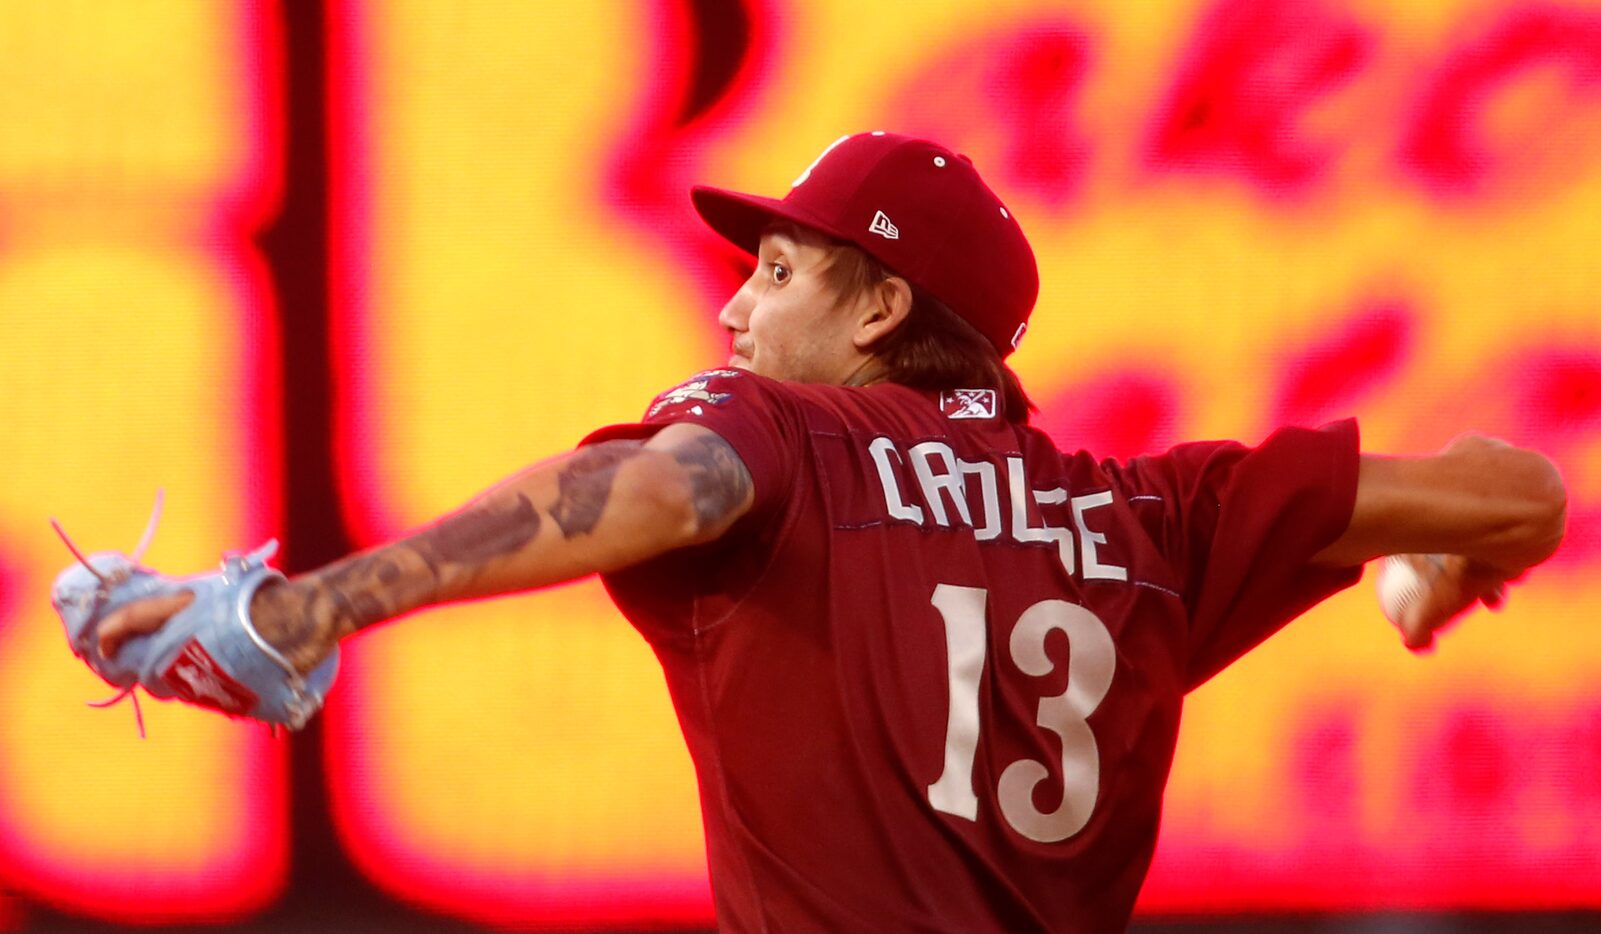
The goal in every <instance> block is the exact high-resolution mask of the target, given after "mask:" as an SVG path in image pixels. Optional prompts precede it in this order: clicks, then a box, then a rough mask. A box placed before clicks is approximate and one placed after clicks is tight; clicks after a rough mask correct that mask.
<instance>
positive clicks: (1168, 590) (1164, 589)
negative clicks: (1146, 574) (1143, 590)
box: [1129, 581, 1184, 600]
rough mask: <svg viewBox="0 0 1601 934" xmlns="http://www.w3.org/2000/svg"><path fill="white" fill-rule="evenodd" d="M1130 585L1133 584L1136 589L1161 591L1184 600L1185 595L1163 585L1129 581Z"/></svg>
mask: <svg viewBox="0 0 1601 934" xmlns="http://www.w3.org/2000/svg"><path fill="white" fill-rule="evenodd" d="M1129 583H1131V584H1133V585H1134V586H1136V587H1149V588H1150V589H1152V590H1160V591H1161V592H1163V593H1165V594H1167V595H1168V596H1170V597H1177V598H1178V599H1180V600H1182V599H1184V595H1183V594H1181V593H1179V592H1178V591H1176V590H1173V589H1171V588H1168V587H1163V586H1162V585H1161V584H1153V583H1151V582H1150V581H1129Z"/></svg>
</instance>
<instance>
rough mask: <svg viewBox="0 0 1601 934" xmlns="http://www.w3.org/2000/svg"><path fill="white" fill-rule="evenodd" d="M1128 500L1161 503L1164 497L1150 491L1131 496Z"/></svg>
mask: <svg viewBox="0 0 1601 934" xmlns="http://www.w3.org/2000/svg"><path fill="white" fill-rule="evenodd" d="M1128 501H1129V502H1131V503H1138V502H1142V501H1149V502H1157V503H1160V502H1163V498H1162V497H1160V496H1156V495H1153V494H1150V493H1142V494H1140V495H1139V496H1130V497H1129V498H1128Z"/></svg>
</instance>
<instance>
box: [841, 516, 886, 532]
mask: <svg viewBox="0 0 1601 934" xmlns="http://www.w3.org/2000/svg"><path fill="white" fill-rule="evenodd" d="M883 524H884V520H883V519H870V520H868V521H866V522H841V523H838V524H837V525H835V526H834V531H836V532H859V531H861V530H862V529H876V528H878V527H879V526H881V525H883Z"/></svg>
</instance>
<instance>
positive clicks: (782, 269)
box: [767, 263, 789, 285]
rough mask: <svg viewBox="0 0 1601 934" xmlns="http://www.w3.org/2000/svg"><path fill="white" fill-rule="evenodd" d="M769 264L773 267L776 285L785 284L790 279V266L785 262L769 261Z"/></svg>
mask: <svg viewBox="0 0 1601 934" xmlns="http://www.w3.org/2000/svg"><path fill="white" fill-rule="evenodd" d="M767 265H769V266H771V267H773V283H774V284H775V285H783V284H784V283H786V282H788V281H789V267H788V266H785V265H784V264H783V263H768V264H767Z"/></svg>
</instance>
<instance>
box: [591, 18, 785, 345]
mask: <svg viewBox="0 0 1601 934" xmlns="http://www.w3.org/2000/svg"><path fill="white" fill-rule="evenodd" d="M769 4H770V0H705V2H680V0H655V2H653V3H649V4H646V6H647V7H648V8H649V10H650V15H651V23H650V28H649V29H648V35H649V36H650V39H649V40H648V41H649V42H650V44H651V49H652V61H651V63H650V66H649V67H648V68H647V69H646V70H645V71H644V72H643V73H644V74H645V75H646V76H648V77H649V78H650V80H649V81H647V82H645V83H643V84H642V85H641V87H640V92H641V93H640V99H639V102H638V108H637V110H636V111H635V116H634V119H633V125H632V127H631V128H630V129H628V130H627V131H625V132H624V134H623V135H622V136H621V138H619V139H618V141H617V142H616V144H615V146H614V149H613V154H612V157H611V159H610V162H609V164H608V165H606V166H605V167H604V168H603V169H602V170H601V173H602V175H601V178H600V179H599V183H600V186H601V198H602V200H603V201H604V202H605V203H606V204H607V205H608V206H609V207H610V208H611V209H612V210H615V211H617V212H618V213H619V214H620V215H621V216H622V217H624V218H625V219H626V220H627V221H628V222H629V223H630V224H631V225H633V226H634V227H635V228H636V229H638V230H640V231H642V232H644V233H647V234H649V235H650V237H651V240H652V242H654V243H655V244H656V245H657V246H658V248H660V249H661V250H663V251H666V252H667V253H668V254H670V255H671V256H673V258H674V259H675V260H677V261H678V263H679V264H680V268H682V269H684V270H686V271H687V272H688V273H689V274H690V276H691V277H692V278H693V279H694V280H695V281H696V284H697V285H699V286H700V287H701V288H702V290H703V293H704V295H705V297H706V298H707V300H708V301H710V302H713V303H714V304H713V305H712V307H713V308H714V309H715V308H721V307H722V305H723V303H724V302H725V301H727V299H728V297H729V296H730V295H732V294H733V293H734V291H735V290H736V289H738V288H739V285H740V283H741V282H742V281H743V280H744V279H745V278H746V276H748V275H749V274H750V269H751V264H752V260H751V259H750V258H749V257H746V256H745V255H744V254H743V253H740V252H739V251H738V250H735V249H733V248H732V247H730V246H728V245H727V244H726V243H724V242H723V241H722V240H721V239H720V238H719V237H717V235H716V234H714V233H712V232H711V231H710V230H709V229H707V227H706V225H705V224H703V223H702V222H701V221H700V218H699V217H698V216H696V214H695V211H694V208H693V207H692V206H691V205H690V201H689V189H690V187H691V186H693V185H696V184H701V183H704V182H706V181H707V177H706V174H707V173H706V172H705V170H704V166H705V163H706V157H707V153H708V151H709V149H710V148H711V146H712V145H713V144H715V143H717V142H718V141H720V140H721V139H723V138H724V137H726V136H727V135H728V134H729V133H731V132H732V131H733V130H734V129H735V128H736V127H737V126H738V125H739V124H740V123H741V122H742V121H743V120H744V119H745V116H746V115H747V114H748V113H750V112H752V111H753V110H754V108H755V107H756V105H757V98H758V97H759V95H760V92H761V90H762V89H763V88H764V87H765V85H766V84H767V79H768V76H769V75H770V73H771V72H772V70H773V66H774V64H775V59H776V55H777V52H776V40H775V37H774V35H773V31H772V24H773V23H775V22H779V21H781V19H782V17H781V16H780V15H779V13H778V11H775V10H772V9H769ZM797 168H798V167H797ZM707 324H708V325H714V324H715V321H714V320H711V319H710V318H708V320H707ZM726 349H727V346H726V340H725V338H724V335H723V334H722V332H721V330H720V329H719V330H717V331H716V350H715V353H714V356H719V357H720V356H721V355H723V353H724V352H725V351H726Z"/></svg>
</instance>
